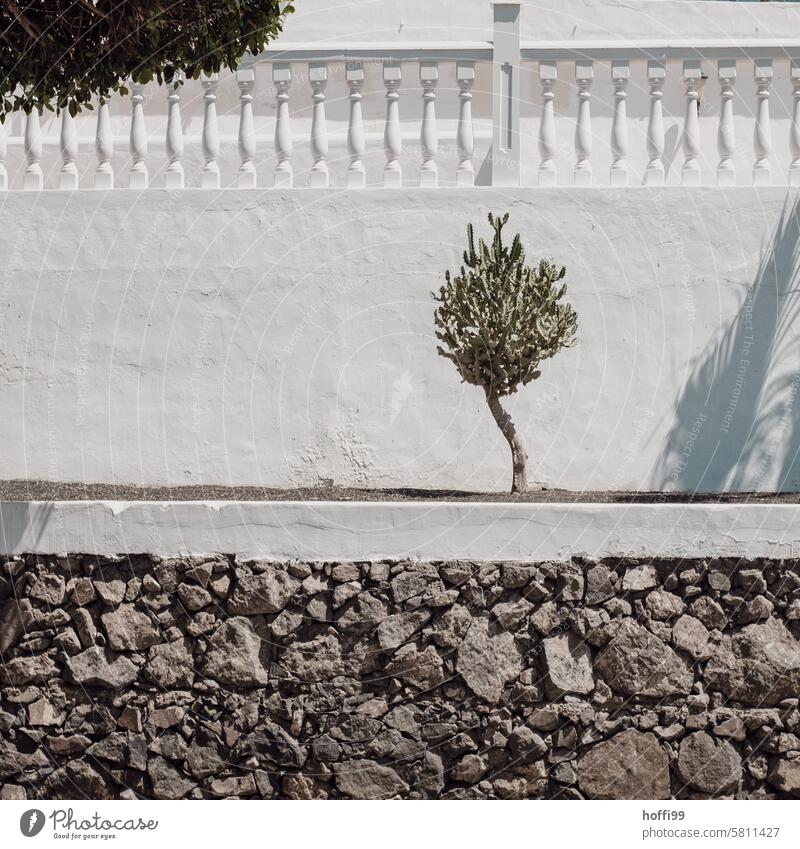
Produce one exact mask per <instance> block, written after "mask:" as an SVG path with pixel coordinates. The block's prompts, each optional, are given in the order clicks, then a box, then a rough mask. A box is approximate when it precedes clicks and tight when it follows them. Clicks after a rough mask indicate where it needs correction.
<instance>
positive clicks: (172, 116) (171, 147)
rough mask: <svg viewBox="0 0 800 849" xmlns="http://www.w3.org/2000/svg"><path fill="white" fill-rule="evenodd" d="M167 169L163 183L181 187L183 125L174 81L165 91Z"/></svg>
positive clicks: (179, 101)
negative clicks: (166, 91)
mask: <svg viewBox="0 0 800 849" xmlns="http://www.w3.org/2000/svg"><path fill="white" fill-rule="evenodd" d="M166 147H167V158H168V160H169V161H168V163H167V171H166V174H165V175H164V177H165V182H164V185H165V186H166V188H168V189H182V188H183V186H184V171H183V126H182V125H181V95H180V86H179V84H178V83H177V82H176V83H174V84H173V85H171V86H169V89H168V93H167V135H166Z"/></svg>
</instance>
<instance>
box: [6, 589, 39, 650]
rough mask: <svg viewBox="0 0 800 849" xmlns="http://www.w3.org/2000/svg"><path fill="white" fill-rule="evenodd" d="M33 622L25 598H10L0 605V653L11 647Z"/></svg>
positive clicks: (28, 604)
mask: <svg viewBox="0 0 800 849" xmlns="http://www.w3.org/2000/svg"><path fill="white" fill-rule="evenodd" d="M32 622H33V611H32V610H31V603H30V601H28V599H27V598H21V599H20V600H19V601H17V600H16V599H15V598H10V599H8V601H6V602H5V603H4V604H3V605H2V606H0V655H2V654H5V652H7V651H8V650H9V649H10V648H13V647H14V646H15V645H16V644H17V642H18V641H19V639H20V637H21V636H22V635H23V634H24V633H25V631H26V630H27V629H28V628H29V627H30V625H31V624H32Z"/></svg>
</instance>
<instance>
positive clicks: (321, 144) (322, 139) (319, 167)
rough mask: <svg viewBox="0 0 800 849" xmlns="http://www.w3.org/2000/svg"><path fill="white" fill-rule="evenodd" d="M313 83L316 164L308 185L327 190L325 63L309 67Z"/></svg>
mask: <svg viewBox="0 0 800 849" xmlns="http://www.w3.org/2000/svg"><path fill="white" fill-rule="evenodd" d="M308 79H309V81H310V83H311V92H312V94H311V99H312V101H313V106H312V113H311V155H312V156H313V158H314V164H313V165H312V166H311V173H310V174H309V175H308V184H309V186H311V188H314V189H327V188H328V185H329V184H330V175H329V173H328V125H327V122H326V120H325V89H326V88H327V86H328V66H327V65H326V64H325V63H324V62H312V63H311V64H310V65H309V66H308Z"/></svg>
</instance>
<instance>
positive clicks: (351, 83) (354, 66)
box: [345, 62, 367, 189]
mask: <svg viewBox="0 0 800 849" xmlns="http://www.w3.org/2000/svg"><path fill="white" fill-rule="evenodd" d="M345 76H346V78H347V85H348V87H349V89H350V93H349V96H350V121H349V123H348V125H347V150H348V152H349V153H350V165H349V166H348V168H347V187H348V188H349V189H363V188H364V186H365V185H366V181H367V175H366V172H365V171H364V161H363V156H364V150H365V143H364V121H363V119H362V116H361V89H362V88H363V86H364V66H363V65H362V64H361V62H350V63H348V65H347V71H346V72H345Z"/></svg>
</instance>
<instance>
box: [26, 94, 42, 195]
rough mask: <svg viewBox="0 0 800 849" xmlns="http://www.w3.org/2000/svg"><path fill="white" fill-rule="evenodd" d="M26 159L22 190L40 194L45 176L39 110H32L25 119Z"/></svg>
mask: <svg viewBox="0 0 800 849" xmlns="http://www.w3.org/2000/svg"><path fill="white" fill-rule="evenodd" d="M25 159H26V160H27V161H28V165H27V167H26V168H25V174H24V175H23V178H22V188H23V189H24V190H25V191H28V192H40V191H41V190H42V187H43V185H44V175H43V174H42V164H41V159H42V129H41V125H40V122H39V112H38V110H37V109H31V111H30V112H29V113H28V115H27V116H26V118H25Z"/></svg>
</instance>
